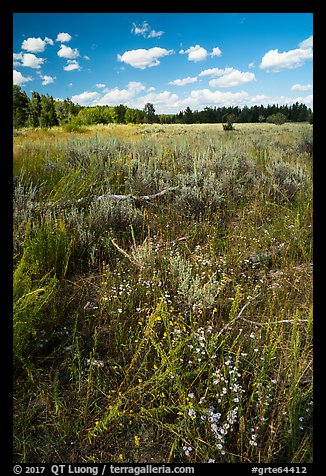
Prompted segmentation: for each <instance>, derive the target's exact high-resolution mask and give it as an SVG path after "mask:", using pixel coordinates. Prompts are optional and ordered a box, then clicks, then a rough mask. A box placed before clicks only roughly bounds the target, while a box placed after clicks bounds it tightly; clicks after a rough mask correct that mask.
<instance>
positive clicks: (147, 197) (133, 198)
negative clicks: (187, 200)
mask: <svg viewBox="0 0 326 476" xmlns="http://www.w3.org/2000/svg"><path fill="white" fill-rule="evenodd" d="M178 188H179V187H169V188H166V189H164V190H161V191H160V192H157V193H153V194H152V195H132V194H129V195H116V194H104V195H95V196H88V197H82V198H78V199H77V200H69V199H68V200H61V201H56V202H45V203H42V202H31V203H29V207H30V208H33V209H38V208H39V209H40V210H41V209H44V208H55V207H60V208H63V207H66V206H71V205H74V204H82V203H83V202H85V201H86V200H87V201H88V202H91V201H100V200H117V201H119V200H131V201H132V202H134V203H135V204H139V203H141V202H150V201H151V200H155V199H157V198H159V197H162V196H163V195H165V194H167V193H168V192H172V191H174V190H177V189H178Z"/></svg>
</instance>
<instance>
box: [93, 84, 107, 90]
mask: <svg viewBox="0 0 326 476" xmlns="http://www.w3.org/2000/svg"><path fill="white" fill-rule="evenodd" d="M95 86H96V87H97V88H99V89H101V88H105V86H106V84H103V83H97V84H95Z"/></svg>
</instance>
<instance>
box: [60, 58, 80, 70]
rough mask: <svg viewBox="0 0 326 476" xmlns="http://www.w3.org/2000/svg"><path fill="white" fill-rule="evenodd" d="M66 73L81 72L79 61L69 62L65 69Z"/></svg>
mask: <svg viewBox="0 0 326 476" xmlns="http://www.w3.org/2000/svg"><path fill="white" fill-rule="evenodd" d="M63 69H64V70H65V71H74V70H78V71H79V70H80V66H79V63H78V61H77V60H68V61H67V64H66V66H64V68H63Z"/></svg>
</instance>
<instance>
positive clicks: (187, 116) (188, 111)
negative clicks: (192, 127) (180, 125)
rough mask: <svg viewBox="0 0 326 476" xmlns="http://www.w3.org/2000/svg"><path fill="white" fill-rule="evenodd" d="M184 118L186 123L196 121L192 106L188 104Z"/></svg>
mask: <svg viewBox="0 0 326 476" xmlns="http://www.w3.org/2000/svg"><path fill="white" fill-rule="evenodd" d="M183 120H184V122H185V123H186V124H193V122H194V115H193V112H192V110H191V109H190V107H189V106H188V107H187V109H185V111H184V113H183Z"/></svg>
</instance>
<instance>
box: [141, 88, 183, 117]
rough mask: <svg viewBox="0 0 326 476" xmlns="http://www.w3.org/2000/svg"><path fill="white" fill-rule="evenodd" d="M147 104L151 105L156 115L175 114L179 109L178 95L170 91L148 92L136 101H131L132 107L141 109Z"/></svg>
mask: <svg viewBox="0 0 326 476" xmlns="http://www.w3.org/2000/svg"><path fill="white" fill-rule="evenodd" d="M148 102H149V103H151V104H153V106H154V108H155V111H156V112H157V113H158V114H163V113H172V112H177V111H180V109H181V103H180V101H179V97H178V95H177V94H173V93H171V92H170V91H162V92H161V93H154V92H149V93H148V94H145V95H144V96H141V97H138V98H137V100H136V99H135V100H133V102H132V104H133V105H132V107H135V108H137V109H143V108H144V106H145V104H146V103H148Z"/></svg>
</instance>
